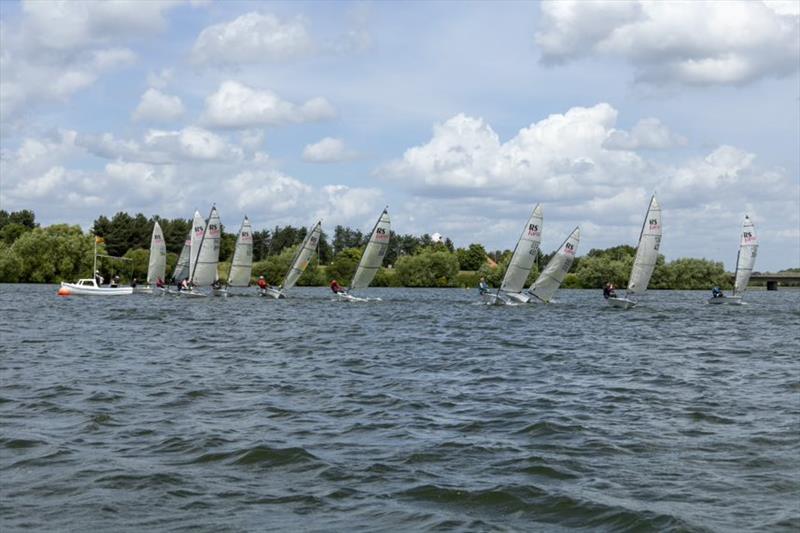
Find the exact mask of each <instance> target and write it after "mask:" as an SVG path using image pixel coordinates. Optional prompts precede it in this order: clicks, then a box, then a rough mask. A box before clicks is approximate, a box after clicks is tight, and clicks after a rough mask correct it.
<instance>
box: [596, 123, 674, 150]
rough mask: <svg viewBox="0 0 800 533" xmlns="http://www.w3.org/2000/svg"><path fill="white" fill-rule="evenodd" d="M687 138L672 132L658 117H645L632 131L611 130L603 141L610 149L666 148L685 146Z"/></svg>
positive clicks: (604, 146)
mask: <svg viewBox="0 0 800 533" xmlns="http://www.w3.org/2000/svg"><path fill="white" fill-rule="evenodd" d="M686 143H687V140H686V138H685V137H683V136H681V135H676V134H674V133H672V132H671V131H670V130H669V128H667V127H666V126H665V125H664V124H662V123H661V121H660V120H658V119H657V118H645V119H642V120H640V121H639V122H637V123H636V125H634V126H633V128H632V129H631V131H630V132H627V131H624V130H611V131H610V132H609V133H608V138H607V139H606V140H605V142H603V148H606V149H608V150H641V149H645V150H666V149H669V148H674V147H676V146H685V145H686Z"/></svg>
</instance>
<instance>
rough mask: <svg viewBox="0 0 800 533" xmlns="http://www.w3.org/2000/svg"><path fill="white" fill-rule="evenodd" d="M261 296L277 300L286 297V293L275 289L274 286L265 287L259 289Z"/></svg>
mask: <svg viewBox="0 0 800 533" xmlns="http://www.w3.org/2000/svg"><path fill="white" fill-rule="evenodd" d="M260 293H261V296H270V297H272V298H275V299H276V300H278V299H279V298H286V295H285V294H283V292H282V291H281V290H280V289H276V288H274V287H267V288H266V289H261V290H260Z"/></svg>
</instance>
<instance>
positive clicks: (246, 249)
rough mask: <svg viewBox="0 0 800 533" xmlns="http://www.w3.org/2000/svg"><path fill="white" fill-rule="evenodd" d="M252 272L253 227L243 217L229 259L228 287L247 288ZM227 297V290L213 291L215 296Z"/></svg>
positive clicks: (248, 220)
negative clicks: (231, 255)
mask: <svg viewBox="0 0 800 533" xmlns="http://www.w3.org/2000/svg"><path fill="white" fill-rule="evenodd" d="M252 272H253V227H252V225H251V224H250V219H248V218H247V216H245V217H244V220H243V221H242V225H241V227H240V228H239V234H238V235H237V236H236V246H235V247H234V250H233V259H231V269H230V271H229V272H228V284H227V285H228V287H247V286H248V285H250V276H251V275H252ZM223 292H224V294H225V295H227V290H223V289H214V294H215V295H220V294H223Z"/></svg>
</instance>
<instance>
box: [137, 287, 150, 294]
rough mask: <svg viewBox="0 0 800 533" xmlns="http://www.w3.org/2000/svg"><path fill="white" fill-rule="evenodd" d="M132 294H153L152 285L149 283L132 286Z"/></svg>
mask: <svg viewBox="0 0 800 533" xmlns="http://www.w3.org/2000/svg"><path fill="white" fill-rule="evenodd" d="M133 293H134V294H153V287H150V286H149V285H143V286H141V287H134V288H133Z"/></svg>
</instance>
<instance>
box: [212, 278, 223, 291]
mask: <svg viewBox="0 0 800 533" xmlns="http://www.w3.org/2000/svg"><path fill="white" fill-rule="evenodd" d="M211 288H212V289H214V290H217V291H218V290H220V289H221V288H222V283H220V281H219V280H218V279H215V280H214V283H212V284H211Z"/></svg>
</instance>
